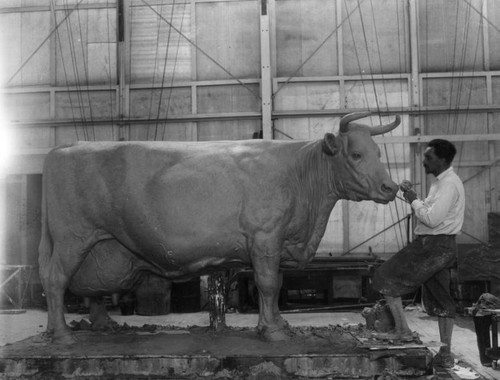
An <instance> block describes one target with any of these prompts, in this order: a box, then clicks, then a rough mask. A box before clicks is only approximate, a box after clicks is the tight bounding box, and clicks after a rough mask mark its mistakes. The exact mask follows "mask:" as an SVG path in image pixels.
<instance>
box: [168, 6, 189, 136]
mask: <svg viewBox="0 0 500 380" xmlns="http://www.w3.org/2000/svg"><path fill="white" fill-rule="evenodd" d="M185 15H186V2H184V7H183V9H182V17H181V24H180V30H182V27H183V25H184V17H185ZM180 44H181V36H180V35H177V47H176V51H175V58H174V67H173V70H172V76H171V79H170V91H169V93H168V99H167V114H168V110H169V107H170V100H171V98H172V92H173V84H174V79H175V71H176V68H177V59H178V57H179V49H180ZM165 119H166V116H165ZM166 130H167V122H166V121H165V122H164V123H163V135H162V140H165V132H166Z"/></svg>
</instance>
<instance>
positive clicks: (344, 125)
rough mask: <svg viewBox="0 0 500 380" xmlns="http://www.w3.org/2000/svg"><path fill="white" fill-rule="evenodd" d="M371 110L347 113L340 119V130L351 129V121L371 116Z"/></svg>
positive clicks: (344, 131)
mask: <svg viewBox="0 0 500 380" xmlns="http://www.w3.org/2000/svg"><path fill="white" fill-rule="evenodd" d="M370 115H371V112H353V113H349V114H347V115H345V116H344V117H342V119H340V126H339V132H340V133H346V132H347V131H348V130H349V123H350V122H351V121H354V120H358V119H363V118H364V117H367V116H370Z"/></svg>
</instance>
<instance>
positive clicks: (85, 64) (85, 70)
mask: <svg viewBox="0 0 500 380" xmlns="http://www.w3.org/2000/svg"><path fill="white" fill-rule="evenodd" d="M76 14H77V16H78V27H79V28H78V29H79V31H80V38H79V41H80V47H81V51H82V60H83V75H84V78H85V85H86V86H87V88H86V91H85V92H86V94H87V100H88V108H89V117H90V126H91V131H92V137H93V140H94V141H95V126H94V120H93V112H92V100H91V98H90V90H89V87H90V83H89V70H88V62H87V60H88V51H87V50H85V47H84V43H85V42H86V41H87V38H85V39H84V38H83V35H82V29H83V28H82V22H81V18H80V9H77V10H76ZM87 18H88V11H87Z"/></svg>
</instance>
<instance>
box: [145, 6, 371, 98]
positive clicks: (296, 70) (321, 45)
mask: <svg viewBox="0 0 500 380" xmlns="http://www.w3.org/2000/svg"><path fill="white" fill-rule="evenodd" d="M142 1H144V0H142ZM364 1H365V0H361V3H359V1H358V6H356V7H355V8H354V10H353V11H352V12H351V13H348V14H347V16H346V17H345V18H344V19H343V20H342V21H341V22H340V23H339V24H338V25H337V26H336V27H335V28H334V29H333V30H332V32H331V33H330V34H328V36H326V38H325V39H324V40H323V42H321V43H320V44H319V45H318V47H317V48H316V49H314V51H313V52H312V53H311V54H310V55H309V57H307V58H306V59H305V60H304V61H303V62H302V63H301V64H300V65H299V66H298V67H297V68H296V69H295V70H294V71H293V72H292V74H291V75H290V76H289V77H288V79H287V80H286V81H284V82H283V84H282V85H281V86H278V89H277V90H276V91H275V92H274V93H273V95H272V97H271V98H272V99H274V98H275V97H276V95H277V94H278V93H279V92H280V91H281V90H282V89H283V87H285V86H286V85H288V84H289V83H290V81H291V80H292V79H293V78H295V77H296V75H297V73H298V72H299V71H300V70H301V69H302V68H303V67H304V66H305V65H306V64H307V62H309V61H310V60H311V59H312V57H314V56H315V55H316V53H317V52H318V51H319V50H320V49H321V48H322V47H323V46H324V45H325V44H326V43H327V42H328V40H329V39H330V38H331V37H332V36H333V35H335V34H336V33H337V32H338V30H339V29H340V28H341V27H342V25H343V24H344V22H345V21H346V20H347V19H349V18H350V17H351V15H352V14H353V13H354V12H355V11H356V10H357V9H358V8H359V7H360V5H361V4H362V3H363V2H364ZM344 4H345V0H344ZM346 9H347V7H346Z"/></svg>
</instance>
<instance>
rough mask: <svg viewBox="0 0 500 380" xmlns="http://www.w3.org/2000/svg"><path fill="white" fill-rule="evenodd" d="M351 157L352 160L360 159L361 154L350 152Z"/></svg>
mask: <svg viewBox="0 0 500 380" xmlns="http://www.w3.org/2000/svg"><path fill="white" fill-rule="evenodd" d="M351 157H352V159H353V160H356V161H358V160H361V154H360V153H357V152H354V153H352V154H351Z"/></svg>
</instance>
